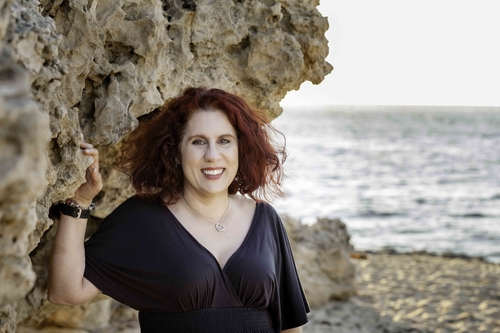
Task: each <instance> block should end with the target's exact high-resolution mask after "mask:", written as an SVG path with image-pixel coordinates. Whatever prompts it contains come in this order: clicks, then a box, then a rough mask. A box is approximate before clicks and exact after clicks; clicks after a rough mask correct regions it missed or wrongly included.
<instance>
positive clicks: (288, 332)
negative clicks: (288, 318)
mask: <svg viewBox="0 0 500 333" xmlns="http://www.w3.org/2000/svg"><path fill="white" fill-rule="evenodd" d="M281 332H283V333H302V326H300V327H295V328H291V329H289V330H284V331H281Z"/></svg>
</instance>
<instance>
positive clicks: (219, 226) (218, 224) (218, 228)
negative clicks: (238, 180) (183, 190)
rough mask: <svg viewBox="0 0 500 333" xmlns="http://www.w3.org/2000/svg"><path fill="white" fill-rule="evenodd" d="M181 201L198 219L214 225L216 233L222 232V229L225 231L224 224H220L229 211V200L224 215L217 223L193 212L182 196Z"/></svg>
mask: <svg viewBox="0 0 500 333" xmlns="http://www.w3.org/2000/svg"><path fill="white" fill-rule="evenodd" d="M182 200H184V203H185V204H186V206H188V208H189V209H190V210H191V211H192V212H193V213H194V214H195V215H196V216H198V217H201V218H202V219H204V220H205V221H207V222H210V223H212V224H214V225H215V230H217V231H218V232H223V231H224V229H226V226H225V225H224V224H222V223H221V222H222V221H223V220H224V218H225V217H226V214H227V212H228V211H229V198H228V199H227V207H226V210H225V211H224V214H222V216H221V218H220V219H219V222H217V223H216V222H214V221H212V220H210V219H209V218H207V217H205V216H203V215H201V214H200V213H198V212H197V211H196V210H194V208H193V207H191V206H190V205H189V204H188V202H187V201H186V198H184V196H182Z"/></svg>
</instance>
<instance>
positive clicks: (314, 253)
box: [284, 218, 357, 308]
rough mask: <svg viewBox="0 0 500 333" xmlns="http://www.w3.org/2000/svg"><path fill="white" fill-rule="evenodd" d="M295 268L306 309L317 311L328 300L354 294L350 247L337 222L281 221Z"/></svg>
mask: <svg viewBox="0 0 500 333" xmlns="http://www.w3.org/2000/svg"><path fill="white" fill-rule="evenodd" d="M284 223H285V226H286V227H287V232H288V236H289V238H290V245H291V246H292V249H293V253H294V256H295V264H296V266H297V270H298V272H299V275H300V279H301V282H302V287H303V288H304V291H305V293H306V296H307V298H308V300H309V305H310V306H311V307H313V308H318V307H320V306H323V305H325V304H326V303H328V301H331V300H347V299H349V297H350V296H352V295H354V294H356V289H357V288H356V284H355V282H354V273H355V271H354V265H353V264H352V263H351V261H350V253H351V252H352V250H353V249H352V246H351V245H350V243H349V239H350V236H349V235H348V233H347V231H346V226H345V224H344V223H342V222H341V221H340V220H338V219H333V220H332V219H324V218H323V219H318V220H317V222H316V223H315V224H313V225H310V226H309V225H305V224H302V223H300V222H299V221H297V220H293V219H290V218H284Z"/></svg>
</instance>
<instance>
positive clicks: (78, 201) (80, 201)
mask: <svg viewBox="0 0 500 333" xmlns="http://www.w3.org/2000/svg"><path fill="white" fill-rule="evenodd" d="M67 200H70V201H73V202H74V203H75V204H77V205H79V206H82V207H90V205H91V204H92V200H85V199H81V198H78V197H76V196H74V197H72V198H69V199H67Z"/></svg>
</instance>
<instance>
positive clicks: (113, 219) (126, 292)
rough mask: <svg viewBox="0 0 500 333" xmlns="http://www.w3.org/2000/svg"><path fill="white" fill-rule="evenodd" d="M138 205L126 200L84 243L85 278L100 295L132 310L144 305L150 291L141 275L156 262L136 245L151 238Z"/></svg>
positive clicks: (145, 216)
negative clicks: (144, 225) (152, 262)
mask: <svg viewBox="0 0 500 333" xmlns="http://www.w3.org/2000/svg"><path fill="white" fill-rule="evenodd" d="M142 206H143V205H142V204H138V200H137V199H136V198H134V197H132V198H131V199H128V200H127V201H125V202H124V203H122V204H121V205H120V206H119V207H117V208H116V209H115V210H114V211H113V212H112V213H111V214H110V215H109V216H108V217H106V218H105V219H104V220H103V222H102V223H101V225H100V226H99V228H98V229H97V231H96V232H95V233H94V234H93V235H92V236H91V237H90V238H89V239H88V240H87V241H86V242H85V273H84V276H85V278H87V279H88V280H89V281H90V282H92V283H93V284H94V285H95V286H96V287H97V288H98V289H99V290H101V291H102V292H103V293H104V294H106V295H108V296H110V297H112V298H114V299H115V300H117V301H119V302H120V303H123V304H125V305H128V306H130V307H132V308H134V309H140V308H143V307H144V306H146V305H147V304H144V299H146V296H145V295H148V294H149V293H150V291H149V290H148V289H149V286H148V281H147V274H144V273H143V272H147V266H148V265H149V264H150V263H151V260H155V259H156V258H155V257H154V256H153V255H152V254H151V253H149V251H145V250H144V247H141V246H140V245H141V243H143V244H144V242H148V237H151V236H150V235H149V234H148V233H147V230H148V228H144V227H143V223H144V222H145V220H147V219H148V218H149V217H148V216H147V215H148V214H147V213H148V211H147V210H145V209H142ZM150 211H151V209H150ZM149 241H150V242H151V240H149ZM141 272H142V273H141Z"/></svg>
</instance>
